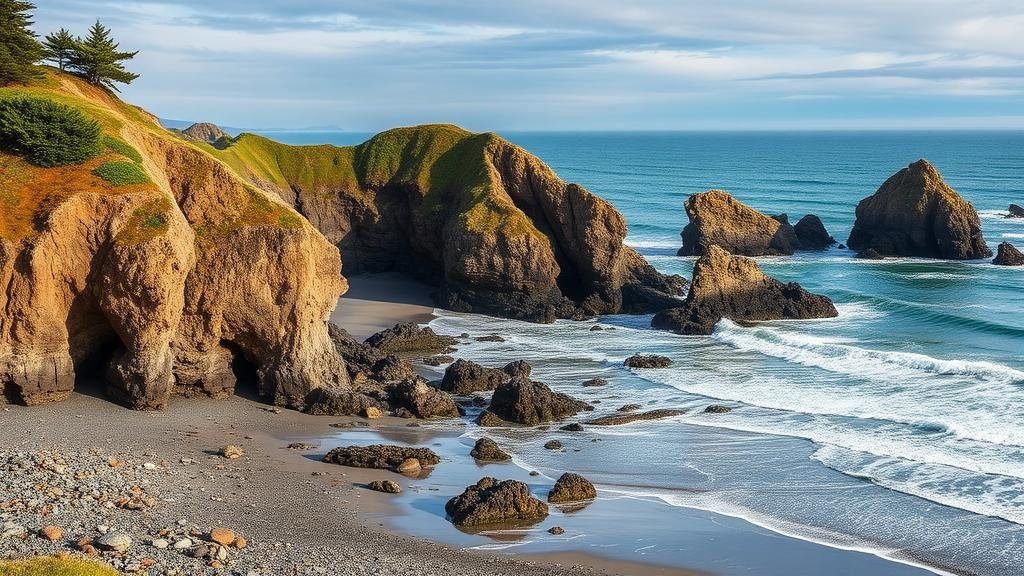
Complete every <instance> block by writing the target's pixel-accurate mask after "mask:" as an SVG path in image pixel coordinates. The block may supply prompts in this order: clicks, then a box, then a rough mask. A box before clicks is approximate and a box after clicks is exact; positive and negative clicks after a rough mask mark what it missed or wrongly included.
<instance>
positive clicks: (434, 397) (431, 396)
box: [388, 376, 459, 418]
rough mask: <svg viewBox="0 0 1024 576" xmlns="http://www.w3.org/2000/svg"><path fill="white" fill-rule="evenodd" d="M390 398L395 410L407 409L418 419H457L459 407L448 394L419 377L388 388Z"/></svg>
mask: <svg viewBox="0 0 1024 576" xmlns="http://www.w3.org/2000/svg"><path fill="white" fill-rule="evenodd" d="M388 397H389V399H390V400H391V406H392V407H393V408H395V409H399V408H405V409H406V410H408V411H409V412H411V413H412V414H413V415H414V416H415V417H416V418H456V417H458V416H459V407H458V406H457V405H456V404H455V401H454V400H452V397H451V396H449V395H448V394H447V393H446V392H443V391H441V390H438V389H436V388H433V387H431V386H429V385H427V381H426V380H425V379H423V378H421V377H419V376H417V377H415V378H407V379H405V380H402V381H401V382H398V383H397V384H392V385H391V386H389V387H388Z"/></svg>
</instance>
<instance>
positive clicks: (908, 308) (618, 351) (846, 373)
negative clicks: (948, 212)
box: [271, 132, 1024, 575]
mask: <svg viewBox="0 0 1024 576" xmlns="http://www.w3.org/2000/svg"><path fill="white" fill-rule="evenodd" d="M503 135H504V136H505V137H507V138H509V139H510V140H512V141H513V142H515V143H517V144H520V145H522V146H524V147H525V148H527V149H528V150H530V151H531V152H533V153H534V154H536V155H537V156H539V157H540V158H541V159H543V160H544V161H545V162H547V163H548V164H549V165H550V166H552V168H554V169H555V171H556V172H558V174H559V175H560V176H561V177H562V178H563V179H566V180H569V181H575V182H579V183H581V184H583V185H584V186H586V187H587V188H588V189H589V190H591V191H592V192H594V193H595V194H598V195H600V196H602V197H604V198H606V199H608V200H609V201H611V202H612V203H613V204H614V205H615V206H616V207H617V208H618V209H619V210H620V211H622V212H623V214H625V216H626V219H627V221H628V222H629V230H630V231H629V236H628V238H627V243H628V244H631V245H632V246H634V247H636V248H637V249H638V250H639V251H640V252H641V253H642V254H643V255H644V256H645V257H647V259H648V260H649V261H650V262H651V263H652V264H654V265H655V266H656V267H657V268H659V269H660V270H662V271H664V272H671V273H680V274H683V275H684V276H687V277H688V276H689V274H690V270H691V268H692V265H693V259H691V258H680V257H677V256H675V252H676V250H677V249H678V248H679V246H680V238H679V232H680V230H681V229H682V227H683V226H684V225H685V224H686V216H685V214H684V212H683V209H682V204H683V201H684V200H685V198H686V197H687V196H688V195H689V194H692V193H695V192H700V191H704V190H707V189H710V188H722V189H725V190H728V191H730V192H732V193H733V194H734V195H735V196H736V197H737V198H738V199H740V200H741V201H743V202H745V203H747V204H749V205H751V206H753V207H755V208H757V209H760V210H762V211H764V212H766V213H769V214H777V213H782V212H785V213H787V214H789V216H790V219H791V221H793V222H795V221H796V220H797V219H799V218H800V217H801V216H803V215H804V214H806V213H814V214H817V215H818V216H820V217H821V219H822V220H823V222H824V223H825V226H826V227H827V228H828V230H829V232H830V233H832V235H833V236H835V237H836V239H838V240H839V241H841V242H845V239H846V236H847V235H848V233H849V231H850V228H851V227H852V225H853V221H854V208H855V206H856V204H857V202H858V201H859V200H860V199H861V198H863V197H865V196H868V195H870V194H871V193H873V192H874V191H875V190H876V189H877V187H878V186H879V185H880V184H881V183H882V182H883V181H884V180H885V179H886V178H887V177H888V176H889V175H891V174H892V173H894V172H896V171H897V170H899V169H900V168H902V167H904V166H906V165H907V164H909V163H911V162H913V161H915V160H917V159H918V158H927V159H929V160H930V161H931V162H932V163H933V164H934V165H935V166H936V167H937V168H938V169H939V170H940V171H941V172H942V173H943V175H944V176H945V178H946V180H947V181H948V182H949V184H950V185H951V186H952V187H953V188H954V189H956V190H957V191H958V192H959V193H960V194H961V195H963V196H964V197H965V198H967V199H968V200H969V201H970V202H971V203H972V204H973V205H974V206H975V208H976V209H977V210H978V212H979V214H980V216H981V222H982V228H983V231H984V234H985V238H986V240H988V242H989V245H990V246H991V247H992V249H993V251H994V250H995V246H996V245H997V244H998V243H999V242H1002V241H1010V242H1011V243H1015V244H1017V245H1018V246H1019V247H1021V248H1024V220H1008V219H1005V218H1003V215H1004V214H1005V211H1006V208H1007V205H1008V204H1009V203H1011V202H1015V203H1018V204H1024V133H1018V132H948V133H945V132H919V133H872V132H845V133H838V132H837V133H763V132H762V133H706V134H705V133H587V134H583V133H566V134H560V133H543V134H541V133H530V134H527V133H507V134H503ZM271 136H273V137H275V138H278V139H281V140H284V141H288V142H292V143H314V142H316V143H319V142H332V143H337V144H351V143H356V142H360V141H362V140H363V139H365V137H366V135H358V134H329V133H307V134H294V133H293V134H272V135H271ZM758 260H759V263H760V265H761V266H762V268H763V269H764V270H765V271H766V272H768V273H769V274H771V275H773V276H775V277H777V278H779V279H780V280H784V281H797V282H800V283H801V284H802V285H803V286H804V287H805V288H808V289H809V290H811V291H814V292H818V293H821V294H825V295H827V296H829V297H830V298H832V300H833V301H835V302H836V305H837V308H838V309H839V311H840V316H839V318H836V319H830V320H821V321H800V322H769V323H764V324H761V325H757V326H754V327H740V326H737V325H735V324H732V323H729V322H727V321H726V322H722V323H721V324H720V325H719V326H718V328H717V329H716V331H715V333H714V334H713V335H711V336H707V337H683V336H676V335H672V334H668V333H664V332H655V331H651V330H649V329H648V327H647V326H648V323H649V321H650V317H649V316H615V317H605V318H601V319H599V321H600V322H601V323H603V324H605V325H614V326H616V327H617V330H614V331H603V332H590V331H589V327H590V323H580V322H568V321H560V322H557V323H555V324H554V325H545V326H541V325H531V324H525V323H518V322H511V321H507V320H500V319H494V318H485V317H481V316H475V315H464V314H454V313H449V312H444V311H439V312H438V314H439V317H438V318H437V319H435V320H434V321H433V323H432V325H433V326H434V327H435V329H436V330H438V331H443V332H448V333H456V334H457V333H461V332H469V333H471V334H474V335H476V334H485V333H500V334H502V335H505V336H506V337H507V341H506V342H503V343H492V342H487V343H484V342H473V343H471V344H470V345H468V346H465V347H463V348H461V349H460V354H461V355H463V356H466V357H469V358H472V359H475V360H477V361H480V362H482V363H485V364H491V365H499V364H504V363H505V362H507V361H508V360H509V359H512V358H523V359H525V360H527V361H529V362H531V363H532V364H533V365H534V367H535V369H534V374H535V377H536V378H537V379H540V380H543V381H545V382H547V383H548V384H550V385H551V386H552V387H553V388H556V389H559V390H562V391H566V392H569V393H572V394H574V395H577V396H580V397H583V398H586V399H588V400H592V401H593V400H599V401H600V403H599V404H598V405H597V406H598V410H597V413H603V412H612V411H614V410H615V409H616V408H617V407H618V406H621V405H622V404H625V403H631V402H638V403H641V404H645V405H646V404H649V405H651V406H658V407H666V406H675V407H684V408H688V409H689V412H688V413H687V414H686V415H684V416H681V417H679V418H675V419H671V420H667V421H659V422H651V423H643V424H637V425H631V426H627V427H622V428H615V429H609V430H606V431H595V430H593V429H591V430H590V431H588V434H590V435H592V436H594V437H598V438H600V440H601V442H600V445H601V446H600V453H596V452H595V451H594V450H581V451H580V452H573V451H567V452H565V453H551V452H548V451H544V450H539V449H534V448H537V446H534V444H539V443H542V438H548V437H549V436H541V435H540V434H539V433H537V432H535V431H503V432H500V433H497V434H496V435H497V436H498V439H499V442H503V443H505V444H507V445H509V446H511V447H512V448H513V450H514V451H516V452H517V463H519V464H521V465H522V466H523V467H526V468H530V469H538V470H540V471H542V472H544V473H545V474H548V473H550V474H552V475H556V474H557V473H558V471H559V470H564V469H572V470H576V471H579V472H581V473H584V474H585V475H587V476H588V477H591V478H592V479H593V480H595V482H597V483H598V484H599V485H600V486H601V487H602V488H603V489H604V490H605V491H607V492H609V493H619V494H626V495H631V496H635V497H642V498H645V499H648V500H655V501H657V502H659V503H661V504H663V505H665V506H666V507H669V508H671V507H686V508H690V509H693V508H697V509H702V510H710V511H714V512H718V513H721V514H725V515H728V516H733V517H738V518H743V519H745V520H747V521H750V522H752V523H754V524H757V525H758V526H762V527H765V528H768V529H770V530H772V531H775V532H778V533H781V534H786V535H790V536H795V537H798V538H802V539H806V540H811V541H815V542H821V543H825V544H828V545H830V546H836V547H842V548H852V549H859V550H867V551H870V552H872V553H874V554H877V555H880V556H883V557H886V558H891V559H895V560H899V561H902V562H908V563H916V564H925V565H928V566H931V567H934V568H936V569H939V570H943V569H945V570H948V571H952V572H957V573H973V574H985V575H1005V574H1022V573H1024V567H1022V566H1024V565H1022V559H1024V269H1020V268H1016V269H1014V268H1005V267H997V266H993V265H991V264H990V263H988V262H987V261H974V262H941V261H931V260H922V259H909V258H907V259H889V260H885V261H881V262H875V261H861V260H855V259H854V258H853V254H852V253H851V252H849V251H845V250H839V249H835V248H833V249H831V250H828V251H825V252H821V253H798V254H797V255H795V256H791V257H772V258H759V259H758ZM635 352H648V353H659V354H665V355H668V356H670V357H672V358H673V359H674V361H675V363H674V365H673V366H672V367H671V368H670V369H667V370H633V371H630V370H627V369H625V368H624V367H623V366H622V360H623V359H624V358H625V357H627V356H629V355H631V354H633V353H635ZM593 377H602V378H605V379H607V380H609V382H610V384H609V386H607V387H604V388H599V389H590V388H582V387H580V383H581V382H582V381H584V380H586V379H588V378H593ZM709 403H725V404H728V405H730V406H732V407H733V408H734V409H733V411H732V412H730V413H728V414H715V415H711V414H704V413H702V410H703V408H704V407H705V406H707V405H708V404H709ZM477 433H478V431H477V430H475V429H474V428H473V427H472V426H471V427H470V428H469V429H468V430H467V431H466V433H465V434H466V436H467V438H469V437H472V436H474V435H476V434H477ZM492 435H494V434H492ZM516 448H519V450H516ZM668 545H669V543H668V542H655V544H654V546H655V547H657V546H662V547H666V548H667V547H668ZM651 553H652V554H655V555H656V553H657V549H654V550H651ZM655 558H656V556H655ZM711 568H714V566H711ZM726 572H729V570H726ZM737 573H739V571H737ZM811 573H813V572H811Z"/></svg>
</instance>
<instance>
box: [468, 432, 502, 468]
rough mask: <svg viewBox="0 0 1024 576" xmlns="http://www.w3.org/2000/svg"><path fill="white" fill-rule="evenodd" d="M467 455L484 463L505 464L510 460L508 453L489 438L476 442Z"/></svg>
mask: <svg viewBox="0 0 1024 576" xmlns="http://www.w3.org/2000/svg"><path fill="white" fill-rule="evenodd" d="M469 455H470V456H472V457H473V458H476V459H477V460H482V461H484V462H505V461H507V460H511V459H512V457H511V456H509V455H508V453H506V452H505V451H504V450H502V449H501V448H500V447H499V446H498V443H497V442H495V441H494V440H491V439H490V438H480V439H479V440H477V441H476V444H475V445H474V446H473V450H471V451H470V453H469Z"/></svg>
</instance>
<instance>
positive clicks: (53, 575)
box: [0, 557, 117, 576]
mask: <svg viewBox="0 0 1024 576" xmlns="http://www.w3.org/2000/svg"><path fill="white" fill-rule="evenodd" d="M0 574H4V575H5V576H117V572H116V571H115V570H113V569H112V568H110V567H108V566H104V565H102V564H94V563H92V562H87V561H85V560H79V559H78V558H57V557H36V558H28V559H25V560H15V561H7V560H0Z"/></svg>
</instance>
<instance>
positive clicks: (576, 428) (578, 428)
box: [559, 422, 583, 432]
mask: <svg viewBox="0 0 1024 576" xmlns="http://www.w3.org/2000/svg"><path fill="white" fill-rule="evenodd" d="M559 430H564V431H566V432H583V425H582V424H580V423H579V422H573V423H572V424H566V425H565V426H562V427H560V428H559Z"/></svg>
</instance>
